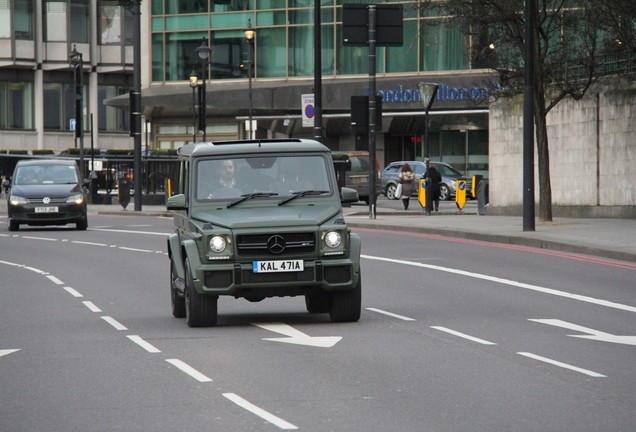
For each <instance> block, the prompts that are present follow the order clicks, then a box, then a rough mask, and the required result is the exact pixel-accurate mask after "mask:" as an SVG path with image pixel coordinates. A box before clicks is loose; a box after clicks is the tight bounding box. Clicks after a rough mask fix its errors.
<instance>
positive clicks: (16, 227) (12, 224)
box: [9, 219, 20, 231]
mask: <svg viewBox="0 0 636 432" xmlns="http://www.w3.org/2000/svg"><path fill="white" fill-rule="evenodd" d="M19 229H20V224H19V223H17V222H16V221H14V220H13V219H9V231H17V230H19Z"/></svg>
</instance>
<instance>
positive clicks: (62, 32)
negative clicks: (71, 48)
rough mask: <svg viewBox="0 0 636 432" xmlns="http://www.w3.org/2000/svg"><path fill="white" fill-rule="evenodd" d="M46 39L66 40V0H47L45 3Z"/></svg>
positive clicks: (48, 40)
mask: <svg viewBox="0 0 636 432" xmlns="http://www.w3.org/2000/svg"><path fill="white" fill-rule="evenodd" d="M44 25H45V27H46V32H45V35H46V37H45V39H46V41H47V42H64V41H66V40H67V36H66V1H56V0H46V1H45V3H44Z"/></svg>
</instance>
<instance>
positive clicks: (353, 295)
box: [329, 275, 362, 322]
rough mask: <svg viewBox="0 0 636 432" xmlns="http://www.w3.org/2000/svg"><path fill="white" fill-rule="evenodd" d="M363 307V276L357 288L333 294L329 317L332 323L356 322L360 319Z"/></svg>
mask: <svg viewBox="0 0 636 432" xmlns="http://www.w3.org/2000/svg"><path fill="white" fill-rule="evenodd" d="M361 307H362V275H359V276H358V283H357V284H356V286H355V288H353V289H350V290H346V291H336V292H334V293H333V299H332V303H331V310H330V311H329V317H330V318H331V321H332V322H355V321H358V320H359V319H360V309H361Z"/></svg>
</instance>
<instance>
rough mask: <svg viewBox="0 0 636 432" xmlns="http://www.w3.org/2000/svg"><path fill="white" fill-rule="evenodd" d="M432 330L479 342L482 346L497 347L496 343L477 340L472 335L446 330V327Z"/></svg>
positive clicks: (435, 327) (437, 327)
mask: <svg viewBox="0 0 636 432" xmlns="http://www.w3.org/2000/svg"><path fill="white" fill-rule="evenodd" d="M431 328H432V329H435V330H439V331H443V332H446V333H450V334H452V335H455V336H459V337H460V338H464V339H468V340H470V341H473V342H477V343H480V344H482V345H497V344H496V343H494V342H489V341H487V340H484V339H479V338H476V337H474V336H470V335H467V334H465V333H460V332H458V331H455V330H451V329H449V328H446V327H440V326H431Z"/></svg>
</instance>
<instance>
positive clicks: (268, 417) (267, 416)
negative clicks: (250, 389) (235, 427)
mask: <svg viewBox="0 0 636 432" xmlns="http://www.w3.org/2000/svg"><path fill="white" fill-rule="evenodd" d="M223 396H225V397H226V398H227V399H229V400H231V401H232V402H234V403H235V404H237V405H238V406H240V407H241V408H243V409H246V410H247V411H249V412H251V413H252V414H254V415H257V416H258V417H260V418H262V419H263V420H265V421H267V422H269V423H271V424H273V425H274V426H276V427H278V428H279V429H285V430H296V429H298V427H296V426H294V425H293V424H291V423H288V422H286V421H285V420H283V419H281V418H280V417H276V416H275V415H274V414H271V413H268V412H267V411H265V410H264V409H262V408H259V407H257V406H256V405H254V404H253V403H251V402H248V401H246V400H245V399H243V398H242V397H240V396H239V395H237V394H234V393H223Z"/></svg>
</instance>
